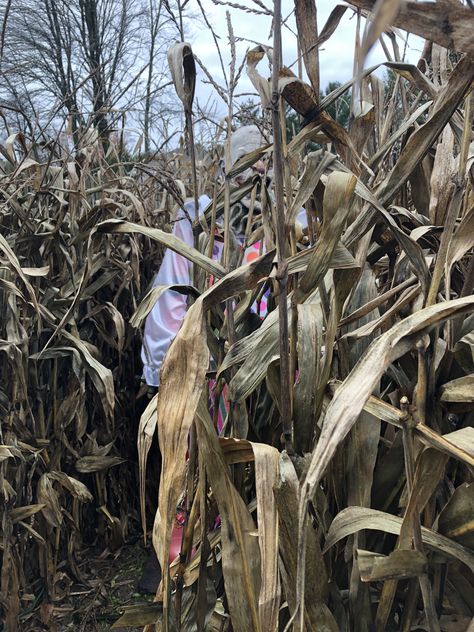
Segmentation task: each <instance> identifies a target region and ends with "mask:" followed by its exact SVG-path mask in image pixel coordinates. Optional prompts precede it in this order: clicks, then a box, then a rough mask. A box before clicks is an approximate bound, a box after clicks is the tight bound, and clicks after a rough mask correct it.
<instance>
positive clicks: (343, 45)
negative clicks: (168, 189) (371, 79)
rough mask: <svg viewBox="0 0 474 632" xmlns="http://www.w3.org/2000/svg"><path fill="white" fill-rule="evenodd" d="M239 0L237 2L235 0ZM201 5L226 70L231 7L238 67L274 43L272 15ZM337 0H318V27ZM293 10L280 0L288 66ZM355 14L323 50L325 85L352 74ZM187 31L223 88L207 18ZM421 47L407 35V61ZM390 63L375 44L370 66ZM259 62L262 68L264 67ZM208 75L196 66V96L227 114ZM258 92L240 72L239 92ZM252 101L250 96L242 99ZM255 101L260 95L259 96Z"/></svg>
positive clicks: (245, 1)
mask: <svg viewBox="0 0 474 632" xmlns="http://www.w3.org/2000/svg"><path fill="white" fill-rule="evenodd" d="M237 1H238V0H237ZM264 2H265V4H266V5H267V6H268V7H269V8H272V6H273V3H272V1H271V0H264ZM192 4H193V9H194V10H195V12H196V15H197V14H200V9H199V7H198V6H197V3H196V4H194V3H192ZM201 4H202V6H203V8H204V10H205V12H206V16H207V19H208V21H209V23H210V24H211V25H212V27H213V28H214V31H215V33H216V35H217V36H218V37H219V40H218V41H219V45H220V48H221V54H222V59H223V65H224V68H225V70H226V72H228V68H229V64H230V46H229V40H228V31H227V20H226V11H229V13H230V16H231V21H232V27H233V31H234V35H235V37H236V38H237V39H238V40H239V41H238V42H237V45H236V49H237V66H239V65H240V63H241V62H242V60H243V59H244V57H245V53H246V50H247V49H248V48H252V47H253V46H255V45H256V44H257V43H258V44H264V45H267V46H271V44H272V40H271V38H270V29H271V17H270V16H267V15H254V14H251V13H246V12H244V11H242V10H239V9H235V8H232V7H226V6H222V5H215V4H214V3H213V2H212V0H201ZM239 4H240V5H242V6H246V7H249V8H250V7H254V8H256V9H257V10H258V7H257V6H256V5H254V4H253V2H252V1H251V0H240V2H239ZM335 6H336V5H335V3H334V2H333V1H331V0H319V1H318V5H317V7H318V29H319V31H321V30H322V28H323V26H324V24H325V22H326V20H327V18H328V16H329V14H330V12H331V10H332V9H333V8H334V7H335ZM293 8H294V3H293V0H282V15H283V17H284V18H285V17H286V16H288V15H290V17H289V19H288V22H287V24H288V27H289V28H283V30H282V41H283V63H284V64H285V65H287V66H291V65H292V64H294V62H295V60H296V59H297V44H296V37H295V35H294V33H295V31H296V25H295V19H294V15H293V14H292V11H293ZM356 20H357V19H356V16H355V13H354V11H353V10H352V9H350V8H349V9H348V10H347V11H346V13H345V15H344V16H343V18H342V20H341V22H340V23H339V25H338V28H337V29H336V31H335V33H334V34H333V35H332V36H331V38H330V39H329V40H328V41H327V42H326V43H325V44H324V45H323V47H322V48H321V49H320V73H321V88H322V89H323V90H324V88H325V87H326V86H327V84H328V83H329V82H331V81H340V82H345V81H347V80H348V79H350V78H351V77H352V74H353V64H354V61H353V55H354V45H355V35H356ZM189 24H190V23H189V22H188V29H189V30H188V32H187V33H186V36H187V39H188V41H190V42H191V44H192V47H193V51H194V53H195V54H196V55H197V56H198V57H199V59H200V60H201V61H202V63H203V64H204V65H205V66H206V68H207V70H208V71H209V73H210V74H211V75H212V77H213V78H214V80H215V81H216V82H217V83H218V84H219V85H221V86H223V87H224V90H225V91H226V92H227V90H226V89H225V81H224V77H223V72H222V69H221V65H220V62H219V57H218V54H217V51H216V47H215V44H214V40H213V37H212V33H211V32H210V30H209V29H208V28H207V27H206V25H205V24H204V22H203V20H202V19H201V21H200V22H199V23H198V22H197V21H196V26H194V25H192V24H191V26H189ZM386 43H387V46H388V48H389V50H390V51H392V48H391V43H390V41H389V39H388V38H386ZM399 47H400V53H401V54H403V51H404V41H403V40H401V39H399ZM422 48H423V41H422V40H421V39H420V38H418V37H415V36H413V35H410V37H409V39H408V47H407V50H406V61H410V62H412V63H416V61H417V60H418V58H419V56H420V53H421V50H422ZM384 61H386V57H385V54H384V52H383V50H382V47H381V46H380V45H376V46H375V47H374V48H373V50H372V51H371V52H370V54H369V56H368V58H367V60H366V66H371V65H375V64H378V63H382V62H384ZM260 66H261V70H260V71H261V73H262V74H263V75H265V74H267V76H269V70H268V66H267V67H265V66H264V61H262V62H261V64H260ZM260 66H259V68H260ZM292 70H293V71H294V72H297V65H296V64H295V65H294V66H293V67H292ZM377 74H378V75H379V76H383V70H381V71H379V72H378V73H377ZM206 82H207V80H206V77H205V75H204V73H203V72H202V71H201V70H200V69H199V70H198V81H197V86H196V97H197V99H198V100H199V103H200V104H201V105H203V104H205V103H206V102H207V103H209V102H213V101H215V104H216V108H217V112H218V113H219V114H222V115H224V114H225V111H226V108H225V105H224V103H223V101H222V99H220V98H219V97H218V96H217V95H216V93H215V90H214V88H213V87H212V86H210V85H209V84H208V83H206ZM242 93H243V94H245V95H247V94H248V95H250V94H255V91H254V89H253V86H252V84H251V83H250V81H249V79H248V77H247V75H246V73H245V70H244V72H243V74H242V77H241V80H240V82H239V86H238V89H237V94H242ZM242 98H243V99H245V100H246V99H248V98H249V96H245V97H242ZM254 100H255V101H257V100H258V98H257V96H256V95H255V97H254Z"/></svg>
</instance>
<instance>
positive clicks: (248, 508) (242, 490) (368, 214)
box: [101, 0, 474, 631]
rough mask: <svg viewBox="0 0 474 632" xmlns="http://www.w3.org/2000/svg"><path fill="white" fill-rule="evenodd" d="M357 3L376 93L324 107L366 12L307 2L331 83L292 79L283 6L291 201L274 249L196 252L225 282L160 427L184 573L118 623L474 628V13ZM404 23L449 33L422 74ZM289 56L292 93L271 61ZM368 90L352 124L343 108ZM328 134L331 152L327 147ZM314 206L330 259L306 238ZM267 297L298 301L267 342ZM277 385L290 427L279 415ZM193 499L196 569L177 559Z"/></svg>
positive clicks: (356, 91) (281, 95)
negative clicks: (335, 59) (332, 46)
mask: <svg viewBox="0 0 474 632" xmlns="http://www.w3.org/2000/svg"><path fill="white" fill-rule="evenodd" d="M256 4H257V3H256ZM350 4H352V5H354V6H355V7H356V8H357V12H358V15H359V17H360V16H367V15H368V17H369V18H370V19H369V21H368V26H367V27H366V29H365V31H364V33H359V36H358V38H357V43H356V51H355V64H354V77H353V79H352V80H351V81H350V82H348V83H347V84H345V85H344V86H342V87H340V88H338V89H336V90H335V91H334V92H333V93H330V94H329V95H328V96H327V97H324V98H323V99H321V98H320V96H319V95H320V92H319V58H318V48H319V47H320V46H321V45H322V44H323V43H324V42H325V41H326V40H327V39H328V38H329V37H330V36H331V35H332V33H333V32H334V30H335V29H336V28H337V26H338V24H339V21H340V19H341V17H342V15H343V14H344V12H345V11H346V10H347V9H345V8H341V7H336V8H335V9H334V10H333V11H332V13H331V15H330V17H329V19H328V22H327V23H326V25H324V27H323V28H322V29H321V31H318V24H317V12H316V5H315V3H314V2H313V1H312V0H301V1H299V0H296V1H295V13H296V22H297V26H298V36H299V46H300V50H301V54H302V58H303V62H304V65H305V69H306V75H307V77H308V79H309V83H306V82H305V81H303V80H302V79H301V78H299V77H296V76H295V75H293V73H292V72H291V70H289V69H288V68H286V67H284V66H282V65H281V62H280V56H279V51H280V46H281V43H280V39H279V38H280V32H281V31H280V15H279V9H278V3H275V14H274V33H275V46H274V50H273V51H269V50H268V49H266V48H265V47H262V46H258V47H256V48H254V49H253V50H251V51H249V52H248V54H247V70H248V74H249V77H250V78H251V80H252V82H253V83H254V85H255V88H256V89H257V90H258V92H259V94H260V96H261V98H262V103H263V105H264V106H265V107H269V106H270V107H271V111H272V114H273V133H274V138H275V144H274V145H273V159H274V160H273V162H274V167H275V171H276V173H275V186H276V196H275V200H274V201H273V199H272V197H271V196H266V195H262V202H261V221H262V222H263V230H261V231H260V232H258V233H257V234H253V235H247V238H248V240H249V241H251V240H252V239H257V238H258V237H262V238H263V239H264V241H265V246H266V253H265V254H262V255H261V256H260V257H259V258H258V259H256V260H255V261H253V262H252V263H251V264H249V265H247V266H243V267H236V268H234V269H229V268H225V267H224V266H223V265H222V264H219V263H218V262H214V261H212V260H210V259H208V258H207V256H206V255H205V254H204V253H205V252H206V251H205V250H204V251H203V252H200V251H199V250H198V249H191V248H189V247H187V246H185V245H184V244H181V246H180V245H179V244H176V243H173V244H172V247H173V248H174V249H175V250H178V251H180V252H182V253H183V254H185V256H187V257H188V258H189V259H190V260H191V261H193V263H194V264H195V265H197V266H199V267H200V268H201V269H202V270H203V271H204V272H205V273H206V274H207V275H212V276H213V277H214V279H216V282H215V283H214V284H213V285H212V286H209V284H204V286H203V287H202V288H197V290H198V292H199V296H198V298H197V299H196V300H195V302H194V303H193V305H192V307H190V309H189V310H188V313H187V316H186V318H185V320H184V322H183V325H182V327H181V330H180V332H179V333H178V335H177V337H176V339H175V340H174V342H173V344H172V346H171V348H170V350H169V352H168V354H167V357H166V359H165V362H164V365H163V368H162V373H161V386H160V392H159V395H158V396H157V397H156V398H155V400H153V401H152V402H151V403H150V405H149V407H148V409H147V411H146V412H145V414H144V416H143V417H142V420H141V424H140V429H139V451H140V459H141V466H142V475H143V472H144V466H145V463H146V460H147V455H148V450H149V446H150V443H151V438H152V436H153V435H154V433H155V432H157V434H158V440H159V445H160V449H161V453H162V458H163V468H162V472H161V479H160V497H159V509H158V512H157V514H156V516H155V519H154V525H153V543H154V546H155V549H156V551H157V554H158V557H159V559H160V563H161V566H162V569H163V576H164V580H163V583H162V585H161V586H160V588H159V589H158V592H157V596H156V600H157V602H158V603H157V607H156V609H154V610H153V613H152V615H147V616H145V617H144V616H143V613H140V614H139V615H138V616H137V614H136V613H133V612H129V613H125V614H124V616H123V617H122V618H121V620H120V621H119V622H118V624H117V625H120V624H126V623H128V624H130V625H132V624H133V623H135V624H137V623H147V624H148V627H147V629H148V630H152V629H164V630H175V629H182V630H194V629H198V630H203V629H206V630H224V629H233V630H236V631H237V630H238V631H246V630H265V631H267V630H272V631H273V630H290V629H294V630H349V629H351V630H369V629H377V630H380V631H383V630H410V629H412V628H413V626H421V627H422V628H423V629H429V630H440V629H449V628H448V627H446V626H448V625H449V624H450V622H452V619H453V617H458V619H459V620H460V621H461V622H462V621H464V623H466V627H467V622H468V621H469V619H470V616H472V614H473V611H474V603H473V600H472V586H473V578H474V576H473V571H474V554H473V550H472V547H473V541H472V537H471V531H472V528H471V524H472V507H473V495H472V494H473V492H472V489H473V487H472V485H471V482H472V467H473V465H474V447H473V446H474V430H473V428H472V420H473V417H472V403H473V392H474V389H473V386H474V381H473V371H474V366H473V357H474V356H473V349H474V347H473V340H474V338H473V336H474V322H473V318H472V311H473V309H474V298H473V296H472V290H473V280H474V277H473V274H474V265H473V256H472V255H473V252H472V248H473V246H474V230H473V229H474V204H473V203H474V197H473V195H472V184H473V180H472V178H473V172H472V167H473V162H472V161H473V156H472V144H471V143H472V118H473V110H472V97H471V88H472V82H473V78H474V59H473V54H474V51H473V46H472V38H471V37H470V36H469V33H471V32H472V28H473V26H474V14H473V13H472V11H471V10H470V9H469V8H467V7H465V6H463V5H462V4H460V3H459V2H457V0H449V1H448V2H445V3H439V2H438V3H435V4H434V5H433V4H418V3H408V4H405V3H403V4H402V3H399V2H391V1H390V2H388V1H385V2H383V1H382V2H378V3H377V4H375V5H373V3H372V2H371V0H362V1H360V2H359V0H355V1H354V2H351V3H350ZM258 6H259V7H260V4H259V3H258ZM256 10H260V9H256ZM262 10H263V9H262ZM443 19H444V20H445V22H443V24H448V23H449V35H448V34H447V29H445V28H443V27H441V26H440V24H441V21H442V20H443ZM359 25H360V20H359ZM392 26H396V27H399V28H402V29H405V30H406V31H409V32H413V33H416V34H417V35H421V36H422V37H425V38H426V40H427V45H426V46H425V51H424V60H423V63H421V64H420V65H419V67H418V66H414V65H411V64H408V63H405V62H403V61H402V60H401V59H400V56H399V50H398V46H397V44H396V40H395V37H394V33H393V31H392ZM387 34H388V36H389V38H390V40H391V42H392V44H393V51H392V52H390V51H389V48H388V46H387V39H386V35H387ZM378 40H382V43H383V46H384V47H385V50H386V51H387V55H388V57H389V60H388V61H387V64H386V66H387V67H388V68H390V70H391V72H393V73H394V76H395V81H394V82H393V83H392V84H391V86H390V88H389V90H388V91H387V90H385V88H384V86H383V84H382V82H381V81H380V79H378V78H377V76H376V75H374V74H373V71H374V70H375V69H374V68H372V69H365V66H364V61H365V57H366V55H367V53H368V51H369V50H370V49H371V47H372V46H373V44H374V43H375V42H377V41H378ZM453 50H455V51H456V52H457V53H458V54H457V56H454V55H452V51H453ZM265 55H268V56H269V57H270V58H271V61H272V62H273V80H272V82H271V84H270V83H269V82H268V80H267V79H266V78H265V77H263V76H262V75H261V74H260V72H259V69H258V64H259V62H260V61H261V60H262V59H263V58H264V56H265ZM455 58H456V60H457V61H455V62H453V59H455ZM349 88H351V89H352V94H353V100H352V112H351V118H350V125H349V130H348V131H347V130H346V129H345V128H343V127H342V126H341V125H339V124H338V122H337V121H335V120H333V119H332V118H331V116H330V115H329V114H328V108H329V107H330V105H331V104H332V103H333V102H334V101H335V100H336V99H337V98H339V97H340V96H341V94H343V93H344V91H346V90H348V89H349ZM282 100H285V101H286V102H287V103H288V104H289V105H290V106H291V107H293V108H294V109H295V110H296V112H297V113H298V114H299V115H300V116H301V117H303V119H304V122H305V124H304V127H303V128H302V129H301V131H300V132H299V133H298V135H297V136H296V137H295V138H293V139H292V140H291V142H290V143H286V142H285V138H284V136H283V137H282V142H280V141H279V139H280V137H281V135H282V134H281V131H280V128H279V125H281V130H284V129H285V125H284V119H283V116H282V115H281V111H282V109H281V108H282V105H281V104H282ZM310 141H311V142H313V143H314V142H316V143H318V144H319V146H320V147H321V149H318V150H317V151H310V152H308V147H309V142H310ZM313 146H314V145H313ZM265 151H267V150H266V149H265V148H263V149H262V150H261V151H260V152H259V151H258V152H255V153H254V154H252V155H249V156H247V157H244V158H242V159H241V160H240V161H239V162H238V163H237V164H236V165H234V166H233V167H232V169H231V170H230V171H229V172H228V174H227V177H228V178H229V179H230V178H232V177H233V176H235V175H237V174H238V173H239V172H240V171H243V170H244V169H246V168H247V167H248V166H249V165H250V164H252V162H254V161H255V160H257V159H258V158H259V156H260V155H262V154H263V153H264V152H265ZM226 187H227V194H226V193H225V189H224V190H223V191H222V192H220V193H217V194H216V196H215V199H214V200H213V203H212V204H211V205H210V207H209V209H207V211H206V212H205V214H204V217H203V218H201V223H202V224H205V223H206V221H207V222H209V220H210V218H211V217H212V216H215V214H216V213H217V214H219V213H222V212H223V211H224V207H225V206H226V205H225V198H226V196H227V197H228V196H229V195H230V196H231V197H232V200H233V201H236V200H238V198H239V197H243V196H245V195H248V194H249V192H252V191H253V196H254V197H255V195H256V192H257V187H260V188H259V189H258V190H259V191H261V184H260V183H256V182H251V183H250V184H249V183H247V184H246V185H245V187H246V188H245V187H240V189H239V188H236V189H235V190H232V191H229V188H228V187H229V184H226ZM302 206H304V207H305V208H306V209H307V215H308V235H307V244H306V247H301V245H300V244H299V242H298V240H297V235H296V231H295V219H296V214H297V212H298V210H299V209H300V208H301V207H302ZM282 219H283V221H284V226H283V234H282V224H281V222H282ZM126 228H128V229H129V230H134V231H141V230H142V229H140V228H139V227H136V226H135V227H131V226H128V227H124V226H122V227H120V231H122V230H125V229H126ZM101 229H102V230H108V231H114V230H116V228H114V226H113V225H111V224H110V223H109V224H106V225H103V226H102V228H101ZM158 237H159V238H160V239H161V240H163V236H162V235H159V236H158V235H157V238H158ZM170 243H171V242H170ZM275 243H277V245H278V250H277V252H276V251H275V250H274V247H273V244H275ZM227 263H228V262H227ZM263 288H266V289H267V291H268V292H269V294H270V296H269V304H270V305H273V306H275V308H274V309H270V311H269V313H268V315H267V316H266V317H265V318H264V319H263V320H262V321H261V323H260V326H259V327H258V328H257V329H256V330H254V331H252V332H251V333H250V334H248V333H246V332H245V329H244V328H243V327H242V328H241V329H240V330H239V327H238V324H239V323H243V322H244V320H245V316H246V315H248V313H249V310H250V309H251V307H250V306H251V305H252V303H253V302H254V300H255V298H257V297H258V296H259V293H261V291H262V289H263ZM229 299H233V301H229ZM223 302H226V306H227V310H229V309H233V320H234V322H235V324H236V329H235V333H236V336H237V337H236V339H235V340H233V339H229V338H228V335H229V334H228V332H229V327H228V326H227V325H228V322H229V320H230V319H231V314H229V313H227V315H226V316H225V317H224V314H223V312H222V310H221V307H220V306H221V305H222V303H223ZM149 308H150V301H148V302H147V305H146V309H149ZM143 309H145V308H143ZM224 318H225V320H224ZM286 320H288V323H289V325H288V328H286V326H285V321H286ZM226 336H227V341H226ZM223 342H224V344H222V343H223ZM226 342H227V344H226ZM211 359H212V360H213V361H214V363H215V364H216V365H217V372H215V371H213V372H210V371H209V366H210V360H211ZM214 375H216V378H217V382H218V384H223V383H225V384H226V385H227V398H228V400H229V402H230V410H231V411H232V415H233V419H232V420H231V421H232V423H229V424H227V425H226V426H225V429H224V432H223V433H222V436H218V435H217V433H216V430H215V427H214V424H213V421H212V419H211V417H210V414H209V410H208V400H209V393H208V381H209V379H210V378H211V377H213V376H214ZM264 391H265V392H266V393H267V395H269V396H270V397H271V401H272V409H273V413H270V412H269V411H268V409H266V414H265V416H262V415H258V412H257V414H256V413H255V411H256V410H257V411H258V409H259V408H258V406H256V405H255V404H256V402H257V403H258V400H259V397H260V398H262V397H263V392H264ZM260 403H261V402H260ZM236 414H239V415H242V416H245V418H246V419H245V422H244V421H243V420H242V419H239V420H238V421H237V423H235V415H236ZM236 427H238V428H239V429H242V428H246V427H248V432H247V436H246V437H242V436H241V435H236V433H235V431H234V429H235V428H236ZM190 432H193V433H195V436H196V438H197V441H196V444H192V446H193V449H194V450H196V451H197V457H196V458H194V459H193V460H192V459H191V458H190V460H189V463H191V460H192V462H193V464H194V465H193V469H192V470H191V469H189V468H188V469H187V466H186V452H187V449H188V443H187V437H188V435H189V433H190ZM280 435H282V437H281V438H282V441H280ZM236 437H238V438H236ZM283 448H285V449H283ZM240 464H245V467H244V469H242V466H241V465H240ZM236 466H239V467H236ZM242 472H244V477H243V479H242ZM142 489H143V486H142ZM185 495H186V497H187V499H188V501H189V498H191V502H190V503H188V504H189V505H190V506H189V507H188V512H187V523H186V526H185V530H184V538H183V546H182V553H181V555H180V556H179V557H178V558H177V559H176V560H175V561H174V562H173V563H171V564H169V563H168V552H169V543H170V538H171V529H172V527H173V523H174V515H175V511H176V505H177V503H178V501H179V499H180V498H182V497H183V496H185ZM142 506H144V499H143V498H142ZM217 514H219V515H220V520H221V526H220V528H218V529H216V528H215V516H216V515H217ZM461 624H462V623H461Z"/></svg>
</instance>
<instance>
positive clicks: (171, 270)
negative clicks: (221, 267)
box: [141, 196, 207, 386]
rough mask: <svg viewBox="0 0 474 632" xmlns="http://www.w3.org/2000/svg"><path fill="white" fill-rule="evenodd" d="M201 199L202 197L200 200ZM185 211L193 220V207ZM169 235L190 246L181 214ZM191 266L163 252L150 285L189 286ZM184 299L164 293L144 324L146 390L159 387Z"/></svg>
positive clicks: (186, 222) (187, 226) (189, 232)
mask: <svg viewBox="0 0 474 632" xmlns="http://www.w3.org/2000/svg"><path fill="white" fill-rule="evenodd" d="M203 197H204V196H203ZM199 202H200V204H199V207H200V210H201V209H202V208H203V207H205V206H206V205H207V203H206V199H203V198H201V199H200V200H199ZM186 210H187V211H188V213H189V215H190V217H191V218H193V219H194V216H195V212H194V204H193V203H192V202H188V203H187V204H186ZM173 234H174V235H176V237H178V238H179V239H181V240H182V241H184V242H185V243H186V244H188V245H189V246H192V245H193V231H192V226H191V224H190V222H189V220H188V219H187V218H186V217H185V215H184V213H182V212H181V213H180V214H178V217H177V221H176V223H175V225H174V229H173ZM191 265H192V264H191V262H190V261H188V259H186V258H185V257H183V256H182V255H179V254H178V253H176V252H174V251H173V250H169V249H168V250H166V252H165V254H164V257H163V261H162V263H161V267H160V270H159V272H158V274H157V275H156V277H155V280H154V281H153V287H156V286H157V285H177V284H184V285H189V283H190V279H191ZM186 307H187V305H186V296H185V295H184V294H179V293H178V292H173V291H172V290H167V291H165V292H163V294H161V296H160V297H159V299H158V300H157V301H156V303H155V304H154V306H153V309H152V310H151V312H150V313H149V314H148V316H147V318H146V321H145V332H144V336H143V346H142V351H141V357H142V362H143V377H144V379H145V381H146V383H147V384H148V385H149V386H159V384H160V369H161V365H162V363H163V359H164V357H165V354H166V352H167V351H168V349H169V346H170V345H171V343H172V341H173V339H174V337H175V336H176V334H177V333H178V330H179V328H180V327H181V323H182V322H183V320H184V317H185V315H186Z"/></svg>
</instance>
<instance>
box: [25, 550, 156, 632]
mask: <svg viewBox="0 0 474 632" xmlns="http://www.w3.org/2000/svg"><path fill="white" fill-rule="evenodd" d="M147 556H148V550H146V549H145V547H144V546H143V543H142V542H141V541H137V542H136V543H134V544H129V545H125V546H123V547H122V548H121V549H120V550H119V551H118V552H117V553H115V554H110V553H108V554H102V555H98V554H97V552H95V554H94V552H92V551H87V550H86V551H84V552H83V553H82V559H83V560H84V561H83V562H82V564H81V572H82V573H83V575H84V577H85V579H86V582H87V585H85V584H84V585H80V584H72V585H70V586H68V587H67V588H66V589H65V591H64V597H63V598H62V599H61V600H59V601H58V602H57V603H54V604H43V605H42V606H40V608H39V609H35V610H34V611H33V612H31V613H29V614H27V613H25V612H24V613H23V615H22V617H21V623H20V629H21V630H22V632H39V631H41V630H48V631H50V632H71V631H72V630H74V632H105V631H106V630H107V631H108V630H110V629H111V628H112V625H113V624H114V622H115V621H116V620H117V619H118V618H119V617H120V614H121V610H122V608H123V607H124V606H132V605H133V606H138V605H140V604H148V603H150V602H152V601H153V597H152V596H151V595H144V594H140V593H139V592H137V582H138V579H139V578H140V576H141V573H142V570H143V567H144V564H145V561H146V559H147ZM142 629H143V628H142V627H140V628H130V627H127V628H124V627H119V628H114V630H116V631H117V632H125V630H127V631H129V630H142Z"/></svg>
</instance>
